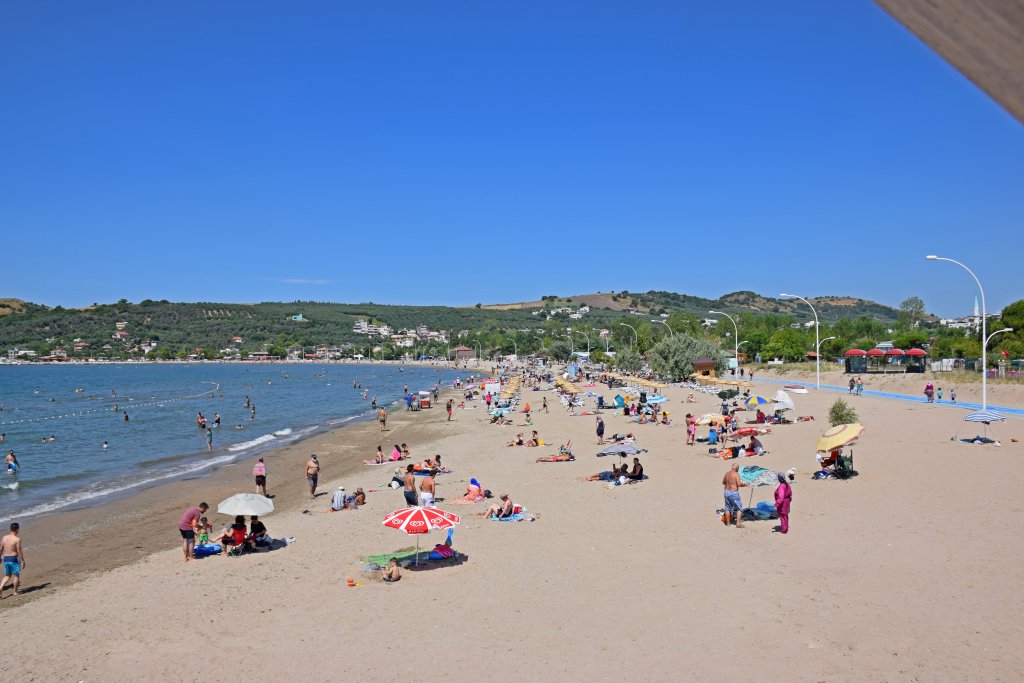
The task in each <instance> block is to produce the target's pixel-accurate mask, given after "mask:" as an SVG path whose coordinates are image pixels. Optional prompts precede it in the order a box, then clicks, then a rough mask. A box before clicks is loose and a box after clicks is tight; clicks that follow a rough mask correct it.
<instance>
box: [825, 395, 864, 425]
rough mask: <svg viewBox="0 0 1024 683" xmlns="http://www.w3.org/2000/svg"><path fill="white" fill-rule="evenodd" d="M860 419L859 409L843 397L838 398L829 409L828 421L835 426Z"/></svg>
mask: <svg viewBox="0 0 1024 683" xmlns="http://www.w3.org/2000/svg"><path fill="white" fill-rule="evenodd" d="M858 421H859V420H858V418H857V411H856V410H854V409H853V406H851V405H850V404H849V403H847V402H846V401H844V400H843V399H841V398H837V399H836V400H835V402H834V403H833V404H832V407H830V408H829V409H828V423H829V424H830V425H832V426H833V427H835V426H836V425H848V424H853V423H854V422H858Z"/></svg>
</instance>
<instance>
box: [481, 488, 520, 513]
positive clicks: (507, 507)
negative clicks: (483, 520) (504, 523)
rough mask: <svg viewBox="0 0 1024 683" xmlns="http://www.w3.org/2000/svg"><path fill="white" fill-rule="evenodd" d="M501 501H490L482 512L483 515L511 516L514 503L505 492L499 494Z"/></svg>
mask: <svg viewBox="0 0 1024 683" xmlns="http://www.w3.org/2000/svg"><path fill="white" fill-rule="evenodd" d="M500 498H501V501H502V502H501V503H500V504H499V503H491V506H490V507H489V508H487V511H486V512H484V513H482V514H483V516H484V517H511V516H512V510H514V509H515V505H514V504H513V503H512V499H511V498H509V497H508V494H507V493H503V494H501V496H500Z"/></svg>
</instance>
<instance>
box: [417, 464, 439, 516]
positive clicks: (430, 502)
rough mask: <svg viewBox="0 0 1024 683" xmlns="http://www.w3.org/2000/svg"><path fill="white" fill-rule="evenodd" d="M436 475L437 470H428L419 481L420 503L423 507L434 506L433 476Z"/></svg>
mask: <svg viewBox="0 0 1024 683" xmlns="http://www.w3.org/2000/svg"><path fill="white" fill-rule="evenodd" d="M436 476H437V470H430V471H429V472H428V473H427V476H425V477H423V478H422V480H421V481H420V505H422V506H423V507H433V506H434V477H436Z"/></svg>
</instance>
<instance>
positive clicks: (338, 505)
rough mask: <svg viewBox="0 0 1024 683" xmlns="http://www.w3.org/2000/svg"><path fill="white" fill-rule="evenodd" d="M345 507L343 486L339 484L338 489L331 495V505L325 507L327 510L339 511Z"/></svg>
mask: <svg viewBox="0 0 1024 683" xmlns="http://www.w3.org/2000/svg"><path fill="white" fill-rule="evenodd" d="M344 509H345V487H344V486H339V487H338V490H337V491H335V492H334V495H333V496H331V507H329V508H327V511H328V512H341V511H342V510H344Z"/></svg>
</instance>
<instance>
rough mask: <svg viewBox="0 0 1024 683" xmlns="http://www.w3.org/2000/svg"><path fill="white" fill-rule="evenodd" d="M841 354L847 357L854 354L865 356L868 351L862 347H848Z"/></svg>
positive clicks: (851, 356)
mask: <svg viewBox="0 0 1024 683" xmlns="http://www.w3.org/2000/svg"><path fill="white" fill-rule="evenodd" d="M843 355H844V356H846V357H847V358H853V357H854V356H866V355H868V353H867V351H865V350H864V349H849V350H847V352H846V353H844V354H843Z"/></svg>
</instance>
